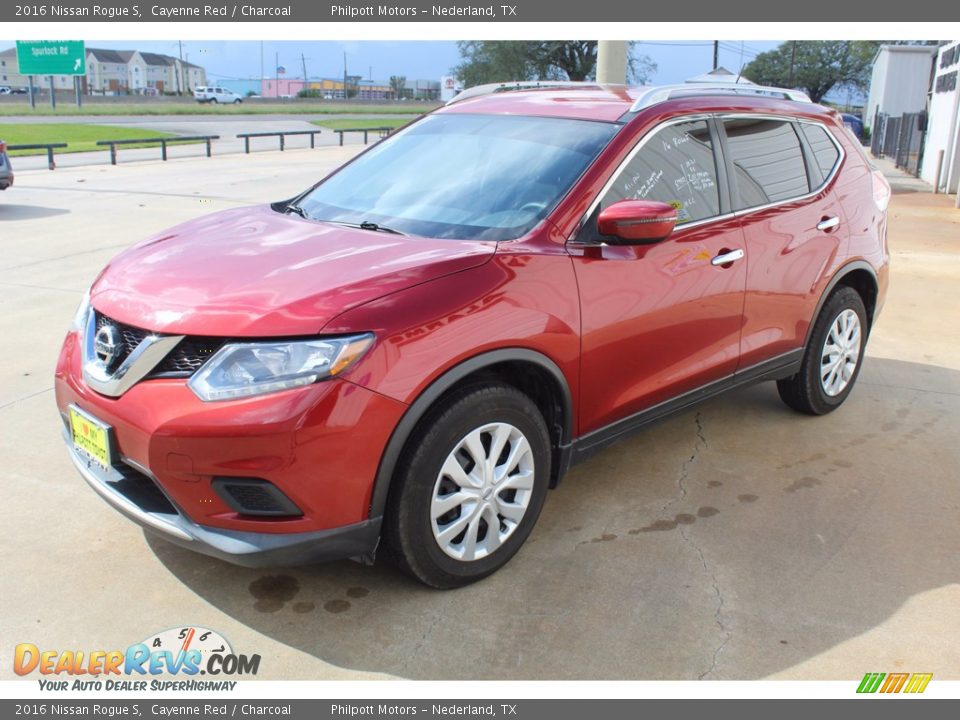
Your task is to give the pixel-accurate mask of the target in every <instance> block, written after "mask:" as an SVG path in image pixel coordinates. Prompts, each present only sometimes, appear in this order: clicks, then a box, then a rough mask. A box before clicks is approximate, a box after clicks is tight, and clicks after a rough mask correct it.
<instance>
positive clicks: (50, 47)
mask: <svg viewBox="0 0 960 720" xmlns="http://www.w3.org/2000/svg"><path fill="white" fill-rule="evenodd" d="M17 65H19V71H20V74H21V75H86V74H87V53H86V50H84V47H83V41H82V40H29V41H26V42H24V41H21V40H17Z"/></svg>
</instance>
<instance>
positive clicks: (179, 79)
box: [177, 40, 187, 95]
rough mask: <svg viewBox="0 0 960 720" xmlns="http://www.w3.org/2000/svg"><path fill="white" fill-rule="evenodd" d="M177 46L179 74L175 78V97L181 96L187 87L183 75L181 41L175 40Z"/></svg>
mask: <svg viewBox="0 0 960 720" xmlns="http://www.w3.org/2000/svg"><path fill="white" fill-rule="evenodd" d="M177 46H178V48H179V49H180V72H179V73H178V77H177V95H182V94H183V88H185V87H186V86H187V82H186V79H185V77H184V75H183V40H177Z"/></svg>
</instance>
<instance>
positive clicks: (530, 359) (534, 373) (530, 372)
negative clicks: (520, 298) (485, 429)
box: [369, 348, 573, 518]
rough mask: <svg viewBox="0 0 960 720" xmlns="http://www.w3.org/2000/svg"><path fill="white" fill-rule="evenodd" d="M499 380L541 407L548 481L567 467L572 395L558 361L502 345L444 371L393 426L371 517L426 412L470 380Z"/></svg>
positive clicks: (375, 487) (380, 512) (384, 497)
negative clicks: (549, 452) (548, 445)
mask: <svg viewBox="0 0 960 720" xmlns="http://www.w3.org/2000/svg"><path fill="white" fill-rule="evenodd" d="M491 380H493V381H501V382H506V383H507V384H510V385H513V386H514V387H516V388H517V389H518V390H520V391H522V392H524V393H526V394H527V395H528V396H530V398H531V399H532V400H533V401H534V402H535V403H536V404H537V406H538V408H540V411H541V412H542V413H544V419H545V420H546V421H547V426H548V427H549V429H550V436H551V442H552V444H553V463H552V466H553V467H552V471H551V486H554V485H556V483H557V482H559V480H560V478H561V477H562V475H563V473H564V472H565V471H566V470H567V468H568V467H569V464H570V462H569V457H570V447H571V438H572V434H573V395H572V393H571V392H570V386H569V384H568V382H567V378H566V376H565V375H564V373H563V371H562V370H561V369H560V367H559V366H558V365H557V364H556V363H555V362H554V361H553V360H551V359H550V358H549V357H547V356H546V355H544V354H543V353H540V352H537V351H535V350H530V349H527V348H504V349H499V350H492V351H489V352H485V353H482V354H480V355H475V356H474V357H471V358H469V359H467V360H464V361H463V362H461V363H459V364H457V365H455V366H454V367H452V368H450V369H448V370H447V371H445V372H444V373H443V374H442V375H440V376H439V377H438V378H437V379H436V380H434V381H433V382H432V383H430V385H428V386H427V388H426V389H425V390H423V392H421V393H420V395H419V396H418V397H417V399H416V400H414V401H413V403H412V404H411V405H410V407H409V408H408V409H407V411H406V412H405V413H404V415H403V417H402V418H401V419H400V422H399V423H397V427H396V428H395V429H394V431H393V434H392V435H391V436H390V440H389V441H388V442H387V446H386V449H385V450H384V452H383V455H382V456H381V458H380V465H379V467H378V469H377V475H376V477H375V479H374V485H373V492H372V493H371V497H370V515H369V517H370V518H377V517H381V516H382V515H383V513H384V510H385V509H386V505H387V499H388V497H389V493H390V485H391V483H392V480H393V474H394V471H395V469H396V466H397V463H398V461H399V460H400V457H401V454H402V453H403V450H404V448H405V447H406V445H407V442H408V441H409V440H410V437H411V436H412V434H413V432H414V430H416V428H417V426H418V425H419V424H420V422H421V420H423V419H424V417H425V416H426V415H427V413H428V412H429V411H430V410H431V409H432V408H433V407H434V406H435V405H436V404H437V403H438V402H439V401H441V400H442V399H443V398H444V397H446V396H447V395H449V394H450V393H451V392H453V391H455V390H457V389H459V388H461V387H465V386H467V385H469V384H470V383H473V382H478V383H479V382H484V381H487V382H489V381H491Z"/></svg>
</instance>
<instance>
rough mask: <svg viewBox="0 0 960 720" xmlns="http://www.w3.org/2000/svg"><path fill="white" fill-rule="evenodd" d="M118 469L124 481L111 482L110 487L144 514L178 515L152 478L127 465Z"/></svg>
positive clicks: (118, 466) (120, 465)
mask: <svg viewBox="0 0 960 720" xmlns="http://www.w3.org/2000/svg"><path fill="white" fill-rule="evenodd" d="M116 469H117V471H118V472H119V473H120V474H121V475H123V480H113V481H110V482H109V485H110V487H111V488H113V489H114V490H116V491H117V492H118V493H120V494H121V495H123V496H124V497H125V498H127V500H129V501H130V502H132V503H133V504H134V505H136V506H137V507H138V508H140V509H141V510H143V511H144V512H148V513H162V514H164V515H176V514H177V509H176V508H175V507H174V506H173V504H172V503H171V502H170V501H169V500H168V499H167V496H166V495H164V494H163V491H162V490H161V489H160V488H159V487H157V484H156V483H155V482H154V481H153V480H152V479H151V478H149V477H148V476H146V475H144V474H143V473H142V472H140V471H139V470H137V469H136V468H134V467H131V466H130V465H127V464H126V463H121V464H118V465H117V467H116Z"/></svg>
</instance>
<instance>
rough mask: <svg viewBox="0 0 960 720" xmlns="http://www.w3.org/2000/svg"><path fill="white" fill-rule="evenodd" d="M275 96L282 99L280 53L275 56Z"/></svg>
mask: <svg viewBox="0 0 960 720" xmlns="http://www.w3.org/2000/svg"><path fill="white" fill-rule="evenodd" d="M273 77H274V80H273V94H274V95H276V96H277V97H280V53H278V52H277V53H274V54H273Z"/></svg>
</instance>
